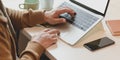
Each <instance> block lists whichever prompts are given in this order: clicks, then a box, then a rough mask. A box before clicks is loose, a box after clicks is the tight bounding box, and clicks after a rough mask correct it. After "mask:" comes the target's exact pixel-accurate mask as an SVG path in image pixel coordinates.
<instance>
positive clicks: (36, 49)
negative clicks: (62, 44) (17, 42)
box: [20, 41, 45, 60]
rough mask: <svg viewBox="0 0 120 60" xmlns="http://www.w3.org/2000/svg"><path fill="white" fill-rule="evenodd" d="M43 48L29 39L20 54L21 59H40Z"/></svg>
mask: <svg viewBox="0 0 120 60" xmlns="http://www.w3.org/2000/svg"><path fill="white" fill-rule="evenodd" d="M44 50H45V49H44V48H43V47H42V46H41V45H40V44H38V43H37V42H33V41H30V42H29V43H28V45H27V47H26V49H25V50H24V51H23V52H22V54H21V55H20V59H21V60H40V56H41V55H42V53H43V52H44Z"/></svg>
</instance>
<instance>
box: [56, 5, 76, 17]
mask: <svg viewBox="0 0 120 60" xmlns="http://www.w3.org/2000/svg"><path fill="white" fill-rule="evenodd" d="M65 12H67V13H69V14H70V15H71V16H74V15H75V12H74V11H73V10H72V9H71V8H69V7H64V8H61V9H58V11H57V12H56V13H57V14H58V15H59V14H62V13H65Z"/></svg>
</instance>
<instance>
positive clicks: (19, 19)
mask: <svg viewBox="0 0 120 60" xmlns="http://www.w3.org/2000/svg"><path fill="white" fill-rule="evenodd" d="M6 10H7V13H8V15H9V17H10V19H11V21H12V24H13V26H14V28H15V30H20V29H22V28H25V27H31V26H35V25H36V24H43V23H44V22H45V21H44V11H42V10H34V11H33V10H28V11H17V10H12V9H9V8H6Z"/></svg>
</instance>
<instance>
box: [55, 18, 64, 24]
mask: <svg viewBox="0 0 120 60" xmlns="http://www.w3.org/2000/svg"><path fill="white" fill-rule="evenodd" d="M60 23H66V19H64V18H56V19H55V24H60Z"/></svg>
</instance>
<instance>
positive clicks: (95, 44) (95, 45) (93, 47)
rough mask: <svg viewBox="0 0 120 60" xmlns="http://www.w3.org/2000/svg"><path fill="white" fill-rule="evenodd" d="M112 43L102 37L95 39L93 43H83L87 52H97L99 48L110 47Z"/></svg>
mask: <svg viewBox="0 0 120 60" xmlns="http://www.w3.org/2000/svg"><path fill="white" fill-rule="evenodd" d="M114 43H115V42H114V41H113V40H111V39H110V38H108V37H103V38H100V39H97V40H95V41H91V42H88V43H85V44H84V47H85V48H87V49H88V50H91V51H95V50H98V49H100V48H103V47H106V46H109V45H112V44H114Z"/></svg>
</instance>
